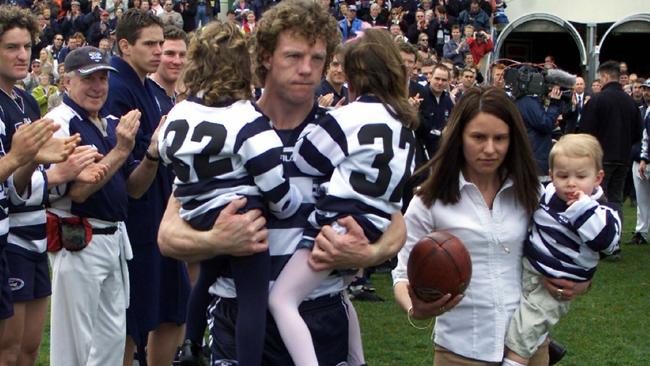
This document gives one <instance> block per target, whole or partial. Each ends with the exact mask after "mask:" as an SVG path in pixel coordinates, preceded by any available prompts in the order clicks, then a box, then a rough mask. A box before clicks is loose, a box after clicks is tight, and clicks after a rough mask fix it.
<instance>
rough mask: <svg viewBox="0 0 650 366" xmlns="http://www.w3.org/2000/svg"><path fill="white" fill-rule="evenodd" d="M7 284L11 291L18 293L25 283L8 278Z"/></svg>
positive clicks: (17, 279) (18, 279)
mask: <svg viewBox="0 0 650 366" xmlns="http://www.w3.org/2000/svg"><path fill="white" fill-rule="evenodd" d="M8 282H9V288H11V291H18V290H20V289H22V288H23V287H25V281H23V280H21V279H20V278H13V277H10V278H9V279H8Z"/></svg>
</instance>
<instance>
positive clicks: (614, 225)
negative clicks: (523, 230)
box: [524, 183, 621, 281]
mask: <svg viewBox="0 0 650 366" xmlns="http://www.w3.org/2000/svg"><path fill="white" fill-rule="evenodd" d="M602 197H603V190H602V189H601V188H600V187H598V189H597V190H596V192H594V193H593V194H592V195H591V197H586V196H584V197H583V198H581V199H580V200H578V201H576V202H575V203H573V204H572V205H571V206H568V207H567V205H566V202H565V201H563V200H562V199H560V198H559V197H558V196H557V194H556V193H555V187H554V186H553V184H552V183H550V184H548V185H547V186H546V188H545V189H544V191H543V194H542V197H541V199H540V203H539V208H538V209H537V210H536V211H535V213H534V214H533V225H532V228H531V231H530V233H529V236H528V239H527V240H526V242H525V243H524V255H525V256H526V258H528V259H529V260H530V263H531V264H532V265H533V267H535V269H537V271H538V272H539V273H541V274H542V275H544V276H545V277H553V278H564V279H568V280H572V281H587V280H589V279H591V278H592V277H593V275H594V273H595V272H596V266H597V265H598V259H599V252H604V253H607V254H611V253H612V252H614V251H615V250H616V249H617V248H618V241H619V239H620V235H621V220H620V218H619V216H618V214H617V213H616V211H615V210H613V209H612V208H610V207H607V206H605V205H601V204H600V203H598V201H597V200H598V199H601V198H602Z"/></svg>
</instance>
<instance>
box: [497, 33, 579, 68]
mask: <svg viewBox="0 0 650 366" xmlns="http://www.w3.org/2000/svg"><path fill="white" fill-rule="evenodd" d="M547 55H552V56H553V57H555V63H556V64H557V66H558V67H559V68H561V69H563V70H565V71H568V72H570V73H572V74H582V67H581V64H580V52H579V50H578V45H577V44H576V42H575V40H574V39H573V38H572V37H571V36H570V35H569V33H568V32H517V31H516V30H515V31H514V32H512V33H510V34H509V35H508V38H507V39H506V40H505V41H504V43H503V46H502V47H501V58H509V59H513V60H516V61H522V62H532V63H535V64H541V63H544V57H546V56H547Z"/></svg>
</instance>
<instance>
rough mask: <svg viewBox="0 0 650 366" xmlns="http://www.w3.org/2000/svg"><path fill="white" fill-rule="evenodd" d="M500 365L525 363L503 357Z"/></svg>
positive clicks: (513, 365) (519, 365)
mask: <svg viewBox="0 0 650 366" xmlns="http://www.w3.org/2000/svg"><path fill="white" fill-rule="evenodd" d="M501 366H525V365H522V364H520V363H519V362H517V361H513V360H511V359H509V358H504V359H503V362H502V363H501Z"/></svg>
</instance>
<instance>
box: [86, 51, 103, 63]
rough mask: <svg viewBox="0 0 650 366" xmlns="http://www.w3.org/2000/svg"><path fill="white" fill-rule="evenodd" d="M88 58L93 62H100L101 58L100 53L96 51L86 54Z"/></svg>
mask: <svg viewBox="0 0 650 366" xmlns="http://www.w3.org/2000/svg"><path fill="white" fill-rule="evenodd" d="M88 57H89V58H90V59H91V60H93V61H95V62H100V61H101V60H102V58H103V57H102V54H101V52H97V51H90V52H88Z"/></svg>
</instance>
